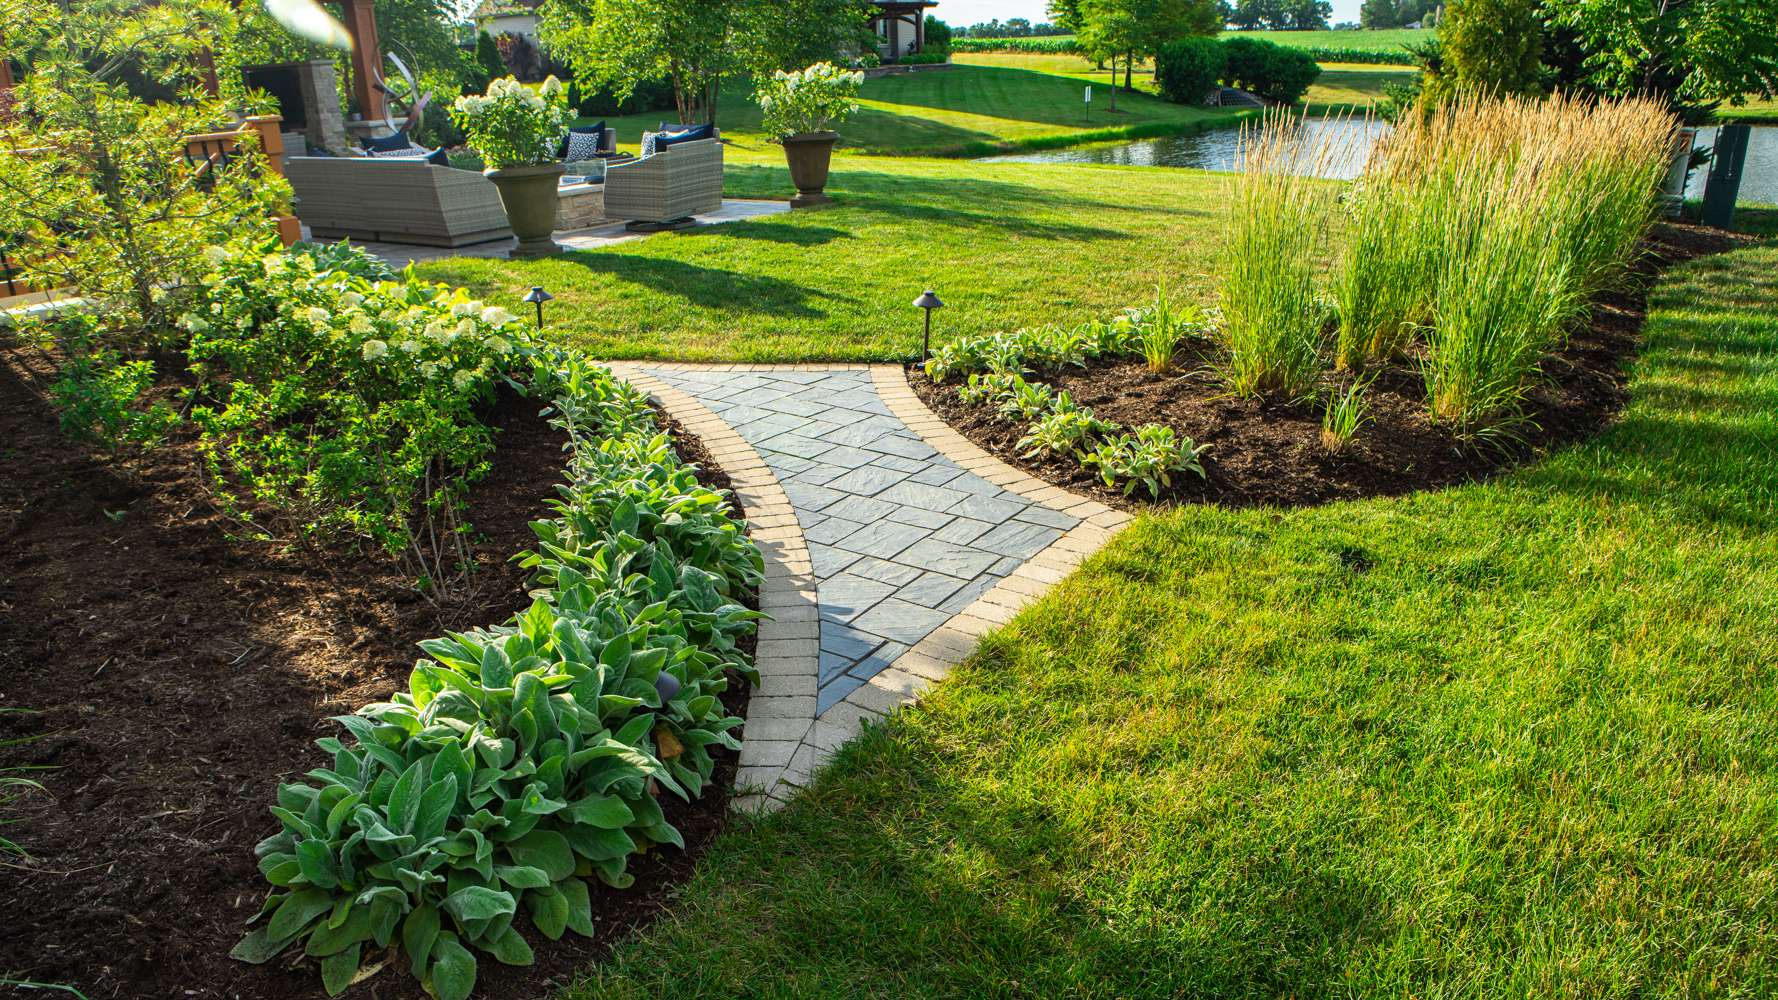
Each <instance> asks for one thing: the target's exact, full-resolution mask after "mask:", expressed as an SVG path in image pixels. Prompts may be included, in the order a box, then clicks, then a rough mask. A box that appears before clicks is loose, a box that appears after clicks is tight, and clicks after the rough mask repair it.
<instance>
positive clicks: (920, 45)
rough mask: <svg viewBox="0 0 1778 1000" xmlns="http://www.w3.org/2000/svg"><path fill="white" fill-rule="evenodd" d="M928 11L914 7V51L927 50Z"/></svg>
mask: <svg viewBox="0 0 1778 1000" xmlns="http://www.w3.org/2000/svg"><path fill="white" fill-rule="evenodd" d="M925 15H926V12H925V11H923V10H921V9H920V8H918V7H916V8H914V51H915V52H925V51H926V16H925Z"/></svg>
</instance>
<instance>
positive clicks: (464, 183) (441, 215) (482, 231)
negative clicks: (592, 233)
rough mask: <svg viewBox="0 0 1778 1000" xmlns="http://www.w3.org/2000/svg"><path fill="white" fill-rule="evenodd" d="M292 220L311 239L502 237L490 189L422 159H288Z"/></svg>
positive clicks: (482, 180)
mask: <svg viewBox="0 0 1778 1000" xmlns="http://www.w3.org/2000/svg"><path fill="white" fill-rule="evenodd" d="M284 170H285V176H287V177H288V178H289V179H290V186H291V188H292V189H293V190H294V191H295V192H296V215H297V218H299V219H301V220H302V221H303V222H304V223H306V224H307V225H308V226H309V229H310V231H311V232H312V233H313V234H314V236H315V237H316V238H317V239H328V240H332V239H341V238H343V237H351V238H352V239H358V240H380V241H382V242H384V243H417V244H423V245H426V246H440V247H460V246H466V245H468V244H471V243H486V242H488V241H490V240H500V239H508V238H510V237H511V236H512V230H511V229H508V228H507V225H506V210H505V209H503V208H501V207H500V194H499V192H497V191H495V189H494V183H493V182H492V181H490V180H488V179H487V178H486V177H483V176H482V175H481V174H479V173H476V172H474V171H471V170H455V169H452V168H451V167H440V166H435V165H434V164H430V163H427V162H425V161H423V160H389V159H374V158H369V157H330V156H292V157H290V158H288V159H287V160H285V161H284Z"/></svg>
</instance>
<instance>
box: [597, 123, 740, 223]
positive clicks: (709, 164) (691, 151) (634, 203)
mask: <svg viewBox="0 0 1778 1000" xmlns="http://www.w3.org/2000/svg"><path fill="white" fill-rule="evenodd" d="M721 207H722V142H721V140H719V139H696V140H693V141H691V142H681V143H675V144H674V145H671V146H668V147H667V148H666V149H663V150H661V151H660V152H658V153H655V154H654V155H653V156H646V157H643V158H642V159H640V160H632V161H631V162H629V163H617V164H613V165H612V166H611V167H610V168H608V169H607V170H606V171H605V215H606V217H607V218H611V219H626V220H629V221H632V222H636V223H643V224H645V225H646V224H652V225H660V224H663V223H672V222H677V221H680V220H682V219H687V218H689V217H691V216H693V215H697V214H699V213H701V212H714V211H716V210H717V209H719V208H721Z"/></svg>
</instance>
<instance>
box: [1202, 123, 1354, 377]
mask: <svg viewBox="0 0 1778 1000" xmlns="http://www.w3.org/2000/svg"><path fill="white" fill-rule="evenodd" d="M1329 155H1331V153H1330V151H1329V150H1328V148H1327V147H1326V146H1321V147H1319V148H1317V147H1314V146H1312V145H1311V144H1309V143H1308V142H1306V140H1305V136H1304V134H1303V128H1302V119H1301V118H1298V117H1293V116H1291V115H1290V114H1288V113H1273V114H1268V115H1267V116H1266V118H1265V119H1264V121H1263V122H1262V123H1261V124H1260V125H1259V126H1258V127H1257V128H1255V127H1250V126H1243V127H1242V133H1241V169H1240V170H1239V171H1237V172H1236V173H1235V174H1234V176H1233V180H1232V181H1231V183H1230V190H1229V213H1228V217H1227V223H1226V238H1225V240H1224V249H1223V258H1222V259H1223V266H1222V269H1221V271H1222V290H1221V304H1222V315H1223V326H1222V334H1223V338H1224V346H1225V347H1226V348H1227V350H1228V357H1227V359H1226V360H1225V362H1224V367H1223V372H1224V375H1225V377H1226V378H1227V379H1228V382H1229V385H1230V387H1231V388H1233V389H1234V391H1235V393H1236V395H1239V396H1265V397H1276V398H1279V399H1285V400H1292V399H1298V398H1301V397H1303V396H1306V395H1308V394H1309V393H1310V392H1311V391H1312V389H1313V388H1314V385H1315V383H1316V381H1317V380H1318V379H1319V378H1320V377H1321V373H1322V371H1323V368H1324V365H1323V362H1322V358H1321V341H1322V326H1323V323H1322V313H1323V310H1322V307H1321V304H1320V301H1319V299H1318V295H1317V292H1316V287H1315V258H1316V256H1317V254H1319V253H1320V252H1321V251H1322V249H1323V246H1324V243H1325V241H1326V235H1327V221H1328V217H1329V212H1330V211H1331V209H1332V207H1333V204H1334V201H1335V198H1336V197H1337V188H1335V187H1334V186H1333V185H1331V184H1329V183H1327V182H1325V181H1321V180H1318V179H1316V177H1315V176H1314V175H1315V174H1317V173H1319V172H1320V171H1319V170H1318V169H1317V165H1318V160H1320V159H1321V158H1323V157H1327V156H1329Z"/></svg>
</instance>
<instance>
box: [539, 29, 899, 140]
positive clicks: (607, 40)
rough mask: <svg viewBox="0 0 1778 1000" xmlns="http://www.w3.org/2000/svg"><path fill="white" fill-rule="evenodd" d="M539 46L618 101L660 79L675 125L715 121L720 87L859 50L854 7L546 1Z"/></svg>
mask: <svg viewBox="0 0 1778 1000" xmlns="http://www.w3.org/2000/svg"><path fill="white" fill-rule="evenodd" d="M540 13H541V15H542V24H541V29H542V30H541V34H542V38H543V43H544V47H545V48H546V49H547V50H549V52H550V53H551V54H552V55H555V56H557V57H559V58H562V59H565V60H567V62H568V63H569V65H571V66H572V67H573V68H574V72H575V75H576V76H577V77H580V78H582V79H587V80H592V81H595V82H598V83H601V84H603V85H605V86H608V87H610V88H611V89H612V91H613V93H614V94H615V95H616V96H617V97H618V99H620V100H622V99H624V98H627V97H629V96H630V94H631V93H632V92H633V91H634V90H635V88H636V86H637V85H638V84H639V83H640V82H642V81H645V80H651V79H662V78H665V79H668V80H671V81H672V83H673V102H674V106H675V107H676V108H677V109H678V111H679V120H680V121H682V122H694V121H708V122H715V121H716V97H717V93H718V88H719V87H720V86H721V83H722V78H723V77H725V76H731V75H735V74H740V73H755V74H762V73H769V72H771V71H772V70H777V69H793V68H798V67H802V66H806V65H809V64H811V63H816V62H821V61H823V60H827V59H831V58H833V56H834V54H835V53H836V52H839V51H841V50H842V49H844V48H846V47H847V46H861V45H863V44H866V39H865V37H864V36H865V35H866V32H865V25H866V24H867V23H868V21H869V8H868V6H867V5H865V4H864V3H862V2H861V0H546V2H545V3H544V5H543V6H542V7H541V8H540Z"/></svg>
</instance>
